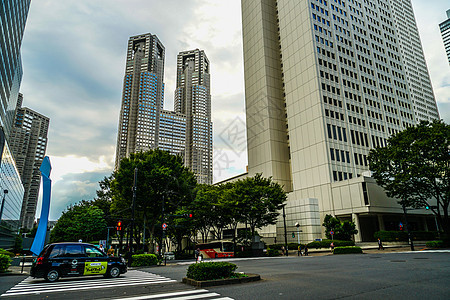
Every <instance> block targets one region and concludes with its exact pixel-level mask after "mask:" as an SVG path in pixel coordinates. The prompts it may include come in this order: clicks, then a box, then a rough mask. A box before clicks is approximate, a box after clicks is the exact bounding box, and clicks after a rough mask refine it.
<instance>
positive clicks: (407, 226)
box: [402, 204, 414, 251]
mask: <svg viewBox="0 0 450 300" xmlns="http://www.w3.org/2000/svg"><path fill="white" fill-rule="evenodd" d="M402 208H403V214H404V215H405V225H406V231H407V233H408V239H409V243H410V245H411V251H414V243H413V237H412V234H411V228H409V223H408V215H407V213H406V206H405V204H402Z"/></svg>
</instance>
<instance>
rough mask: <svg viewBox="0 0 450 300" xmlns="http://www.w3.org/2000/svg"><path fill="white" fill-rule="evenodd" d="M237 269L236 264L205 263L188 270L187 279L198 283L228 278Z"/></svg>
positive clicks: (190, 267)
mask: <svg viewBox="0 0 450 300" xmlns="http://www.w3.org/2000/svg"><path fill="white" fill-rule="evenodd" d="M236 269H237V266H236V265H235V264H232V263H229V262H205V263H198V264H192V265H190V266H189V267H188V269H187V274H186V277H187V278H191V279H194V280H198V281H204V280H215V279H222V278H228V277H230V276H231V275H233V273H234V271H235V270H236Z"/></svg>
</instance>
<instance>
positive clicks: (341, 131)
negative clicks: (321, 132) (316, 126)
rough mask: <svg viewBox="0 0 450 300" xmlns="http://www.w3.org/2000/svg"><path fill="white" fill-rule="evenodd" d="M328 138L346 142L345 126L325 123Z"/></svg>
mask: <svg viewBox="0 0 450 300" xmlns="http://www.w3.org/2000/svg"><path fill="white" fill-rule="evenodd" d="M327 132H328V138H329V139H334V140H339V141H344V142H347V132H346V131H345V128H342V127H340V126H336V125H330V124H327Z"/></svg>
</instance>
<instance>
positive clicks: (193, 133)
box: [174, 49, 212, 184]
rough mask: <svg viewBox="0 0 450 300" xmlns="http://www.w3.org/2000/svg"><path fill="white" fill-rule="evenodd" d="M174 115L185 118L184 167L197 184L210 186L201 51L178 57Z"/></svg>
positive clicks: (206, 83)
mask: <svg viewBox="0 0 450 300" xmlns="http://www.w3.org/2000/svg"><path fill="white" fill-rule="evenodd" d="M174 106H175V112H177V113H180V114H183V115H185V116H186V148H185V156H184V160H185V165H186V166H187V167H189V168H190V169H191V170H192V171H193V172H194V173H195V174H196V176H197V181H198V182H200V183H209V184H211V183H212V122H211V93H210V74H209V60H208V58H207V57H206V55H205V52H204V51H201V50H198V49H196V50H191V51H184V52H180V54H178V59H177V88H176V91H175V105H174Z"/></svg>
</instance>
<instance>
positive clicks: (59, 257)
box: [46, 244, 70, 276]
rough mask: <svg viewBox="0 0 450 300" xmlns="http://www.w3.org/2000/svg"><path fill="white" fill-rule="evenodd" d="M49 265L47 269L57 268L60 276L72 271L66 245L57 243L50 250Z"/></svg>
mask: <svg viewBox="0 0 450 300" xmlns="http://www.w3.org/2000/svg"><path fill="white" fill-rule="evenodd" d="M47 260H48V267H47V270H46V271H49V270H50V269H56V270H58V272H59V273H60V276H65V275H67V273H69V272H70V263H69V258H68V257H66V245H64V244H56V245H53V248H52V249H51V250H50V253H49V255H48V258H47Z"/></svg>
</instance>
